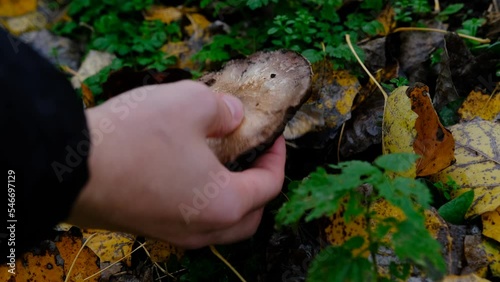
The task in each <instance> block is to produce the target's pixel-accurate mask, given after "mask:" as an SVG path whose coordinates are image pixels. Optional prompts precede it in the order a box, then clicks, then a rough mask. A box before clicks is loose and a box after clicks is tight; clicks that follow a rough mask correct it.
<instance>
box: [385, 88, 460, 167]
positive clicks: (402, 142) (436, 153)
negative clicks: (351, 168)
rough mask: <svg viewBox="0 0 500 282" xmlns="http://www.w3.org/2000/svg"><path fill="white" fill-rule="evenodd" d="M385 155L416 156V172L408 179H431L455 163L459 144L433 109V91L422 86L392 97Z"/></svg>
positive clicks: (389, 107) (386, 124) (390, 99)
mask: <svg viewBox="0 0 500 282" xmlns="http://www.w3.org/2000/svg"><path fill="white" fill-rule="evenodd" d="M383 132H384V139H383V142H384V153H385V154H388V153H396V152H401V153H415V154H418V155H420V156H421V158H420V159H418V160H417V163H416V166H415V172H414V173H413V172H412V170H410V171H408V172H407V173H406V174H405V176H407V177H414V175H415V176H427V175H431V174H434V173H437V172H439V171H441V170H443V169H445V168H446V167H449V166H450V165H451V164H452V163H453V162H454V161H455V157H454V150H455V141H454V139H453V136H452V134H451V132H450V131H449V130H448V129H446V128H445V127H444V126H443V125H442V124H441V122H440V121H439V117H438V115H437V113H436V111H435V110H434V108H433V106H432V102H431V99H430V95H429V88H428V87H427V86H426V85H424V84H422V83H415V85H414V86H412V87H404V86H403V87H398V88H397V89H396V90H394V91H393V93H392V94H391V95H390V96H389V98H388V100H387V105H386V110H385V113H384V124H383Z"/></svg>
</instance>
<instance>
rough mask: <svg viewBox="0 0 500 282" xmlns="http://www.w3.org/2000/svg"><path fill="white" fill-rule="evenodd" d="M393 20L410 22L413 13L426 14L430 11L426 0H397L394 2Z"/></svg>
mask: <svg viewBox="0 0 500 282" xmlns="http://www.w3.org/2000/svg"><path fill="white" fill-rule="evenodd" d="M393 8H394V13H395V16H394V18H395V20H396V21H401V22H411V21H413V17H414V16H415V15H420V14H426V13H429V12H431V11H432V9H431V6H430V5H429V1H427V0H398V1H395V3H394V6H393Z"/></svg>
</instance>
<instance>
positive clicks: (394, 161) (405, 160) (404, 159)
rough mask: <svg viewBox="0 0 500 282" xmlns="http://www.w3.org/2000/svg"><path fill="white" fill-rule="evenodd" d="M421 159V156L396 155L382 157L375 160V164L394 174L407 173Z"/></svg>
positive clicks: (409, 154)
mask: <svg viewBox="0 0 500 282" xmlns="http://www.w3.org/2000/svg"><path fill="white" fill-rule="evenodd" d="M418 158H420V156H419V155H416V154H411V153H394V154H389V155H382V156H380V157H378V158H377V159H375V161H374V163H375V165H377V166H378V167H380V168H383V169H385V170H388V171H393V172H405V171H407V170H409V169H410V168H411V167H412V165H413V164H414V163H415V161H417V159H418Z"/></svg>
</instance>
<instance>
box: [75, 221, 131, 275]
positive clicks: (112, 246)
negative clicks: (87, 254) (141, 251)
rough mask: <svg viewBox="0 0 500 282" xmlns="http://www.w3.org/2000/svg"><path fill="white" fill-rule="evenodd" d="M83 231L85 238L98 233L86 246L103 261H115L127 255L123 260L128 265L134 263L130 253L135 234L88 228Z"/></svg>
mask: <svg viewBox="0 0 500 282" xmlns="http://www.w3.org/2000/svg"><path fill="white" fill-rule="evenodd" d="M82 232H83V239H84V240H87V239H88V238H89V237H90V236H91V235H92V234H96V235H94V236H93V237H92V238H91V240H90V241H89V242H88V243H87V245H86V246H87V247H88V248H89V249H91V250H92V251H93V252H94V253H95V254H96V255H97V256H98V257H99V259H100V262H101V263H106V262H111V263H113V262H116V261H118V260H119V259H121V258H123V257H126V256H127V258H126V259H125V260H122V261H124V262H125V264H126V265H127V266H131V265H132V257H131V256H130V255H129V254H130V252H131V251H132V246H133V244H134V242H135V236H134V235H131V234H127V233H121V232H111V231H107V230H96V229H86V230H82Z"/></svg>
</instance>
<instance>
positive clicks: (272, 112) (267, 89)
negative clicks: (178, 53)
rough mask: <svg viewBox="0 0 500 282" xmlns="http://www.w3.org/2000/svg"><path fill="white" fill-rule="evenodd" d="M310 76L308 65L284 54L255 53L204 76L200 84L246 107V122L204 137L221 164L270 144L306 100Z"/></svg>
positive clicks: (273, 52) (280, 52)
mask: <svg viewBox="0 0 500 282" xmlns="http://www.w3.org/2000/svg"><path fill="white" fill-rule="evenodd" d="M311 76H312V69H311V65H310V63H309V61H307V59H305V58H304V57H302V56H301V55H299V54H298V53H296V52H293V51H286V50H280V51H272V52H258V53H255V54H253V55H251V56H249V57H248V58H247V59H244V60H233V61H230V62H228V63H227V64H226V65H225V66H224V68H223V69H222V70H220V71H217V72H211V73H208V74H205V75H204V76H202V77H201V78H200V81H202V82H204V83H205V84H207V85H208V86H209V87H210V88H211V89H213V90H214V91H216V92H222V93H227V94H231V95H234V96H236V97H238V98H239V99H240V100H241V101H242V102H243V105H244V108H245V118H244V120H243V122H242V123H241V125H240V126H239V127H238V128H237V129H236V130H235V131H234V132H232V133H231V134H229V135H227V136H226V137H223V138H209V139H208V144H209V146H210V147H211V148H212V150H213V151H214V152H215V154H216V155H217V157H218V158H219V160H220V161H221V162H222V163H228V162H233V161H236V159H237V158H238V157H240V156H242V155H244V154H245V153H250V152H251V151H252V150H254V149H256V148H258V147H261V146H262V145H264V147H265V146H268V145H271V144H272V143H273V142H274V140H275V139H276V138H277V137H278V136H279V135H280V134H282V133H283V130H284V129H285V125H286V123H287V122H288V121H289V120H290V119H291V118H292V117H293V115H294V114H295V112H296V110H297V109H298V108H299V107H300V106H301V105H302V104H303V103H304V102H305V101H306V100H307V99H308V98H309V94H308V93H309V91H308V89H309V86H310V83H311ZM254 153H258V152H254Z"/></svg>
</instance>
